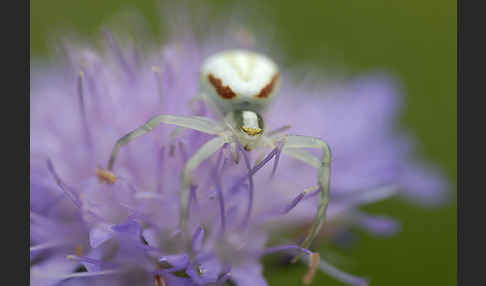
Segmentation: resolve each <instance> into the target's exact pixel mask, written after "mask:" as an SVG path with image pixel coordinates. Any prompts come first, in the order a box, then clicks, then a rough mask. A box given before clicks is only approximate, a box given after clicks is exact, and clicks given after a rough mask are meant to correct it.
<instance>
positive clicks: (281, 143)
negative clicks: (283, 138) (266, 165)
mask: <svg viewBox="0 0 486 286" xmlns="http://www.w3.org/2000/svg"><path fill="white" fill-rule="evenodd" d="M284 144H285V143H284V142H279V143H278V145H277V154H275V161H274V162H273V169H272V174H271V175H270V179H272V178H273V177H274V176H275V173H276V172H277V166H278V161H279V159H280V154H281V153H282V148H283V145H284Z"/></svg>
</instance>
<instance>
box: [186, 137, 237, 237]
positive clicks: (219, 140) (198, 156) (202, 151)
mask: <svg viewBox="0 0 486 286" xmlns="http://www.w3.org/2000/svg"><path fill="white" fill-rule="evenodd" d="M226 143H231V137H229V136H217V137H215V138H213V139H211V140H209V141H208V142H206V143H205V144H204V145H203V146H202V147H201V148H199V150H197V151H196V153H194V155H192V157H191V158H190V159H189V160H188V161H187V163H186V165H185V166H184V171H183V172H182V178H181V181H182V189H181V197H180V208H179V211H180V217H179V218H180V221H179V223H180V227H181V229H182V230H184V228H185V223H186V221H187V211H188V204H189V188H190V187H191V184H192V178H191V173H192V171H193V170H194V169H196V168H197V167H198V166H199V164H201V163H202V162H203V161H204V160H206V159H207V158H209V157H210V156H211V155H213V154H214V153H215V152H216V151H218V150H219V149H220V148H221V147H223V145H224V144H226Z"/></svg>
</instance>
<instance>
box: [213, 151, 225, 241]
mask: <svg viewBox="0 0 486 286" xmlns="http://www.w3.org/2000/svg"><path fill="white" fill-rule="evenodd" d="M225 147H226V144H225V145H223V147H222V148H221V151H219V155H218V160H217V163H216V166H215V167H214V168H213V171H212V173H213V180H214V183H215V184H216V191H217V193H218V201H219V210H220V215H221V231H222V233H224V231H225V229H226V214H225V209H224V197H223V190H222V187H221V181H220V177H219V175H221V174H222V173H220V174H218V166H219V165H220V163H221V159H222V158H223V149H224V148H225Z"/></svg>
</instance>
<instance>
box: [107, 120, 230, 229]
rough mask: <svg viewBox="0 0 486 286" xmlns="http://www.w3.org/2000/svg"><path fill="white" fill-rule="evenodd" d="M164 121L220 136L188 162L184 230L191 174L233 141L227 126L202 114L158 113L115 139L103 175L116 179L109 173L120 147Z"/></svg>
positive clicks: (182, 202) (182, 213) (182, 203)
mask: <svg viewBox="0 0 486 286" xmlns="http://www.w3.org/2000/svg"><path fill="white" fill-rule="evenodd" d="M162 123H165V124H171V125H176V126H178V127H183V128H189V129H193V130H197V131H200V132H204V133H207V134H213V135H218V136H217V137H215V138H213V139H211V140H209V141H208V142H206V143H205V144H204V145H203V146H202V147H201V148H200V149H199V150H198V151H197V152H196V153H195V154H194V155H193V156H192V157H191V158H190V159H189V160H188V161H187V163H186V165H185V166H184V170H183V172H182V175H181V184H182V189H181V197H180V225H181V229H184V226H185V223H186V220H187V211H188V209H187V208H188V203H189V188H190V186H191V173H192V171H193V170H194V169H196V168H197V166H199V164H201V163H202V162H203V161H204V160H206V159H207V158H208V157H210V156H211V155H212V154H214V153H215V152H216V151H218V150H219V148H221V147H222V146H223V145H224V144H225V143H231V141H232V139H231V138H232V137H231V135H230V134H228V132H227V131H226V129H225V127H224V126H223V125H222V124H221V123H219V122H217V121H214V120H212V119H209V118H206V117H201V116H175V115H158V116H155V117H154V118H152V119H150V120H149V121H147V123H145V124H144V125H142V126H141V127H139V128H137V129H135V130H133V131H132V132H130V133H128V134H126V135H125V136H123V137H122V138H120V139H118V141H116V143H115V146H114V147H113V150H112V152H111V155H110V160H109V162H108V171H109V172H106V171H102V174H104V176H108V175H111V176H108V177H109V178H111V181H114V180H115V176H114V175H113V174H112V173H110V172H111V171H112V170H113V166H114V164H115V159H116V157H117V155H118V151H119V149H120V147H122V146H123V145H125V144H127V143H128V142H130V141H132V140H133V139H135V138H137V137H139V136H141V135H144V134H146V133H148V132H150V130H152V129H153V128H155V127H157V126H158V125H160V124H162Z"/></svg>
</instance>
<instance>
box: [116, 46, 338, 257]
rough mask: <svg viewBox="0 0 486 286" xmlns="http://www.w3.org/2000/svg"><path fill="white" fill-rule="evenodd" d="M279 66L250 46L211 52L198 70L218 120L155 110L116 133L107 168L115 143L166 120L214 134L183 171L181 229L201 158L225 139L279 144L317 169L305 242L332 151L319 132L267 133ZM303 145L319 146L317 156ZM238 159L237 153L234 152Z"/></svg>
mask: <svg viewBox="0 0 486 286" xmlns="http://www.w3.org/2000/svg"><path fill="white" fill-rule="evenodd" d="M278 76H279V74H278V69H277V66H276V65H275V64H274V63H273V62H272V61H271V60H270V59H268V58H267V57H265V56H263V55H260V54H256V53H253V52H249V51H242V50H231V51H225V52H221V53H218V54H215V55H213V56H211V57H209V58H208V59H207V60H206V61H205V62H204V63H203V65H202V68H201V73H200V85H201V98H202V99H203V100H204V101H205V102H206V103H208V105H210V106H211V107H213V108H215V109H216V110H217V111H219V112H220V113H221V114H222V117H223V120H222V121H215V120H213V119H210V118H206V117H201V116H175V115H158V116H155V117H154V118H152V119H150V120H149V121H147V122H146V123H145V124H144V125H142V126H141V127H139V128H137V129H135V130H133V131H132V132H130V133H128V134H127V135H125V136H123V137H122V138H120V139H119V140H118V141H117V142H116V144H115V146H114V148H113V150H112V153H111V156H110V159H109V162H108V171H110V172H111V171H112V170H113V166H114V163H115V159H116V156H117V153H118V151H119V148H120V147H121V146H123V145H125V144H127V143H128V142H130V141H131V140H133V139H135V138H136V137H138V136H141V135H143V134H145V133H147V132H149V131H150V130H152V129H153V128H155V127H156V126H158V125H160V124H162V123H165V124H171V125H175V126H178V127H182V128H188V129H193V130H197V131H200V132H203V133H207V134H211V135H216V136H215V137H214V138H213V139H211V140H209V141H208V142H207V143H205V144H204V145H203V146H202V147H201V148H200V149H199V150H198V151H196V153H195V154H194V155H193V156H192V157H191V158H190V159H189V160H188V161H187V163H186V165H185V167H184V170H183V172H182V175H181V180H182V191H181V198H180V225H181V228H182V229H184V226H185V223H186V220H187V211H188V202H189V188H190V186H191V184H192V178H191V173H192V171H193V170H195V169H196V168H197V167H198V166H199V164H201V163H202V162H203V161H204V160H206V159H207V158H208V157H210V156H211V155H213V154H214V153H215V152H217V151H218V150H219V149H220V148H222V147H223V146H224V145H225V144H230V145H231V146H232V152H233V155H235V156H236V155H237V153H236V148H235V147H236V145H237V144H239V145H240V146H242V147H243V148H244V149H245V150H246V151H247V152H248V151H251V150H253V149H259V148H280V150H281V151H282V152H283V153H284V154H286V155H289V156H291V157H293V158H295V159H298V160H300V161H303V162H304V163H306V164H309V165H310V166H312V167H314V168H316V169H317V171H318V172H317V187H318V188H319V189H320V196H319V204H318V208H317V214H316V217H315V219H314V222H313V224H312V227H311V229H310V231H309V233H308V235H307V236H306V238H305V239H304V241H303V242H302V243H301V246H302V247H305V248H307V247H309V245H310V244H311V243H312V241H313V239H314V238H315V237H316V235H317V233H318V232H319V230H320V228H321V226H322V224H323V222H324V220H325V214H326V209H327V205H328V200H329V170H330V169H329V165H330V161H331V160H330V159H331V154H330V150H329V147H328V145H327V144H326V143H325V142H324V141H322V140H320V139H319V138H315V137H309V136H300V135H288V134H286V135H282V134H281V133H283V132H284V131H285V130H286V129H288V126H285V127H283V128H279V129H277V130H275V131H273V132H269V133H268V134H267V135H265V127H264V121H263V118H262V116H261V113H262V111H264V109H265V107H266V106H267V103H268V102H269V100H270V99H271V98H272V97H273V96H274V94H275V93H276V90H277V87H278V84H279V81H278ZM306 148H316V149H320V150H321V151H322V156H321V158H320V159H318V158H316V157H315V156H314V155H312V154H311V153H310V152H308V151H307V150H305V149H306ZM235 160H236V158H235Z"/></svg>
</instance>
